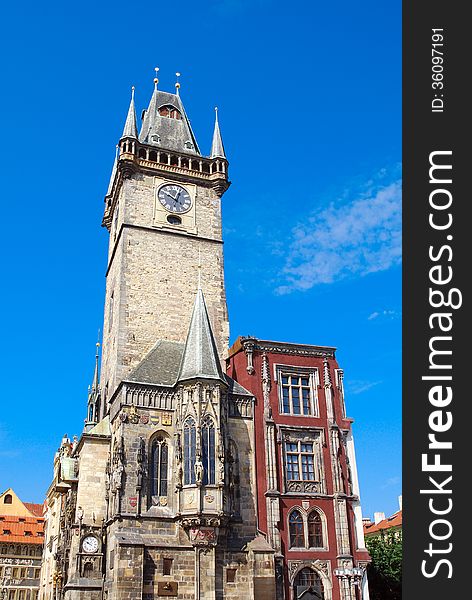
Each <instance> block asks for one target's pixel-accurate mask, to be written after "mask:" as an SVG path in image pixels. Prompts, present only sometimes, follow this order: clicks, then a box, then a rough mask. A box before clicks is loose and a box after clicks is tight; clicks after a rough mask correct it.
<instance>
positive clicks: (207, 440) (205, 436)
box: [202, 417, 215, 485]
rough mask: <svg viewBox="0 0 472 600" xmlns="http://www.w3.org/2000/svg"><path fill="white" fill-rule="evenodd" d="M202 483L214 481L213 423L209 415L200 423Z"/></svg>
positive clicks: (211, 483) (212, 482)
mask: <svg viewBox="0 0 472 600" xmlns="http://www.w3.org/2000/svg"><path fill="white" fill-rule="evenodd" d="M202 462H203V481H202V483H203V485H208V484H210V485H214V483H215V425H214V423H213V419H212V418H211V417H205V419H204V420H203V424H202Z"/></svg>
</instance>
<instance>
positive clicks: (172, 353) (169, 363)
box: [127, 340, 184, 387]
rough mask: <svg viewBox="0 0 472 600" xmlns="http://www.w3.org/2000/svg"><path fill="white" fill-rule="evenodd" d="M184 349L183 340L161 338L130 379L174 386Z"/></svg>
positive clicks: (129, 376) (131, 374) (128, 378)
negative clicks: (174, 340)
mask: <svg viewBox="0 0 472 600" xmlns="http://www.w3.org/2000/svg"><path fill="white" fill-rule="evenodd" d="M183 351H184V344H182V343H181V342H169V341H167V340H159V341H158V342H157V343H156V345H155V346H154V348H153V349H152V350H151V351H150V352H149V353H148V354H147V356H145V357H144V358H143V360H142V361H141V362H140V363H139V365H138V366H137V367H136V368H135V369H134V370H133V371H132V372H131V373H130V374H129V375H128V377H127V380H128V381H134V382H136V383H151V384H153V385H162V386H165V387H173V386H174V385H175V384H176V382H177V378H178V376H179V368H180V362H181V360H182V354H183Z"/></svg>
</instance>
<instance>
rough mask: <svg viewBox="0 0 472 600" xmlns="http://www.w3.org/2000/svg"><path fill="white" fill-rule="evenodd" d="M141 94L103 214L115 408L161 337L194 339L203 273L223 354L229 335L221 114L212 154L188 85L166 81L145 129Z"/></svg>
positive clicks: (104, 377) (104, 378) (107, 344)
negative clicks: (200, 138) (201, 136)
mask: <svg viewBox="0 0 472 600" xmlns="http://www.w3.org/2000/svg"><path fill="white" fill-rule="evenodd" d="M177 92H178V88H177ZM133 96H134V93H133ZM133 96H132V98H131V103H130V107H129V111H128V116H127V119H126V123H125V127H124V130H123V135H122V137H121V139H120V142H119V154H118V157H117V160H116V164H115V166H114V168H113V172H112V176H111V180H110V184H109V189H108V194H107V196H106V198H105V202H106V206H105V214H104V217H103V225H104V226H105V227H106V228H107V229H108V231H109V232H110V241H109V253H108V268H107V273H106V282H107V283H106V298H105V315H104V330H103V331H104V335H103V357H102V371H101V382H102V387H103V393H104V395H105V399H104V400H105V406H104V410H105V412H106V403H107V402H110V401H111V399H112V397H113V394H114V393H115V392H116V390H117V387H118V385H119V383H120V382H121V381H122V380H123V379H124V378H126V376H127V375H128V374H129V373H130V372H131V371H132V369H133V368H134V367H136V365H137V364H138V363H139V362H140V361H141V360H142V359H143V357H144V356H145V355H146V354H147V353H148V352H149V350H150V349H151V348H152V347H153V346H154V344H155V343H156V341H157V340H168V341H173V342H184V341H185V336H186V334H187V327H188V319H189V314H190V313H191V310H192V305H193V302H194V299H195V293H196V289H197V287H198V281H199V279H200V282H201V287H202V289H203V290H204V293H205V300H206V303H207V307H208V313H209V316H210V322H211V324H212V329H213V333H214V336H215V340H216V345H217V349H218V353H219V356H220V358H222V359H223V358H224V357H225V356H226V352H227V346H228V338H229V326H228V314H227V307H226V296H225V288H224V278H223V242H222V236H221V196H222V195H223V193H224V192H225V191H226V189H227V188H228V186H229V182H228V174H227V171H228V162H227V160H226V157H225V152H224V148H223V143H222V141H221V135H220V131H219V126H218V121H217V120H216V123H215V133H214V139H213V145H212V150H211V154H210V157H207V158H205V157H203V156H202V154H201V152H200V150H199V147H198V144H197V141H196V139H195V136H194V134H193V131H192V128H191V126H190V121H189V120H188V118H187V115H186V112H185V109H184V106H183V104H182V101H181V99H180V96H179V94H178V93H177V94H170V93H167V92H163V91H160V90H158V87H157V81H156V83H155V89H154V92H153V94H152V97H151V101H150V102H149V106H148V108H147V109H146V110H145V111H143V119H142V126H141V132H140V133H139V134H138V132H137V127H136V116H135V105H134V97H133Z"/></svg>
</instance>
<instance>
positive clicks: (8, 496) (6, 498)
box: [3, 494, 13, 504]
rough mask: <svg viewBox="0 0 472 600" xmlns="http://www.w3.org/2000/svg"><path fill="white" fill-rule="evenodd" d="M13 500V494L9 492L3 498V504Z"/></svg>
mask: <svg viewBox="0 0 472 600" xmlns="http://www.w3.org/2000/svg"><path fill="white" fill-rule="evenodd" d="M12 502H13V497H12V495H11V494H7V495H6V496H5V498H4V499H3V504H12Z"/></svg>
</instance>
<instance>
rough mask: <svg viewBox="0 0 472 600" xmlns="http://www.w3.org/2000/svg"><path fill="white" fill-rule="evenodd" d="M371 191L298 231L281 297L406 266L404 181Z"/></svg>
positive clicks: (331, 209)
mask: <svg viewBox="0 0 472 600" xmlns="http://www.w3.org/2000/svg"><path fill="white" fill-rule="evenodd" d="M381 175H382V174H381ZM369 185H370V186H371V187H370V189H369V190H368V191H367V192H360V193H359V194H358V195H357V197H356V199H354V200H351V201H350V202H344V203H343V204H335V203H331V204H330V205H329V206H328V207H327V208H323V209H320V210H317V211H315V212H314V213H312V214H311V215H310V217H308V219H307V222H305V223H303V224H299V225H297V226H296V227H295V228H294V229H293V231H292V239H291V241H290V242H289V251H288V256H287V259H286V263H285V267H284V270H283V276H284V279H285V282H284V283H283V284H282V285H281V286H279V288H278V290H277V291H278V293H281V294H283V293H288V292H291V291H293V290H308V289H310V288H312V287H314V286H316V285H319V284H321V283H332V282H334V281H339V280H341V279H345V278H352V277H359V276H364V275H367V274H369V273H374V272H377V271H384V270H386V269H389V268H390V267H392V266H394V265H397V264H399V263H400V262H401V181H400V180H396V181H394V182H392V183H390V184H388V185H385V184H384V185H381V186H380V185H378V184H377V186H375V183H373V182H372V181H370V182H369Z"/></svg>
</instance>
